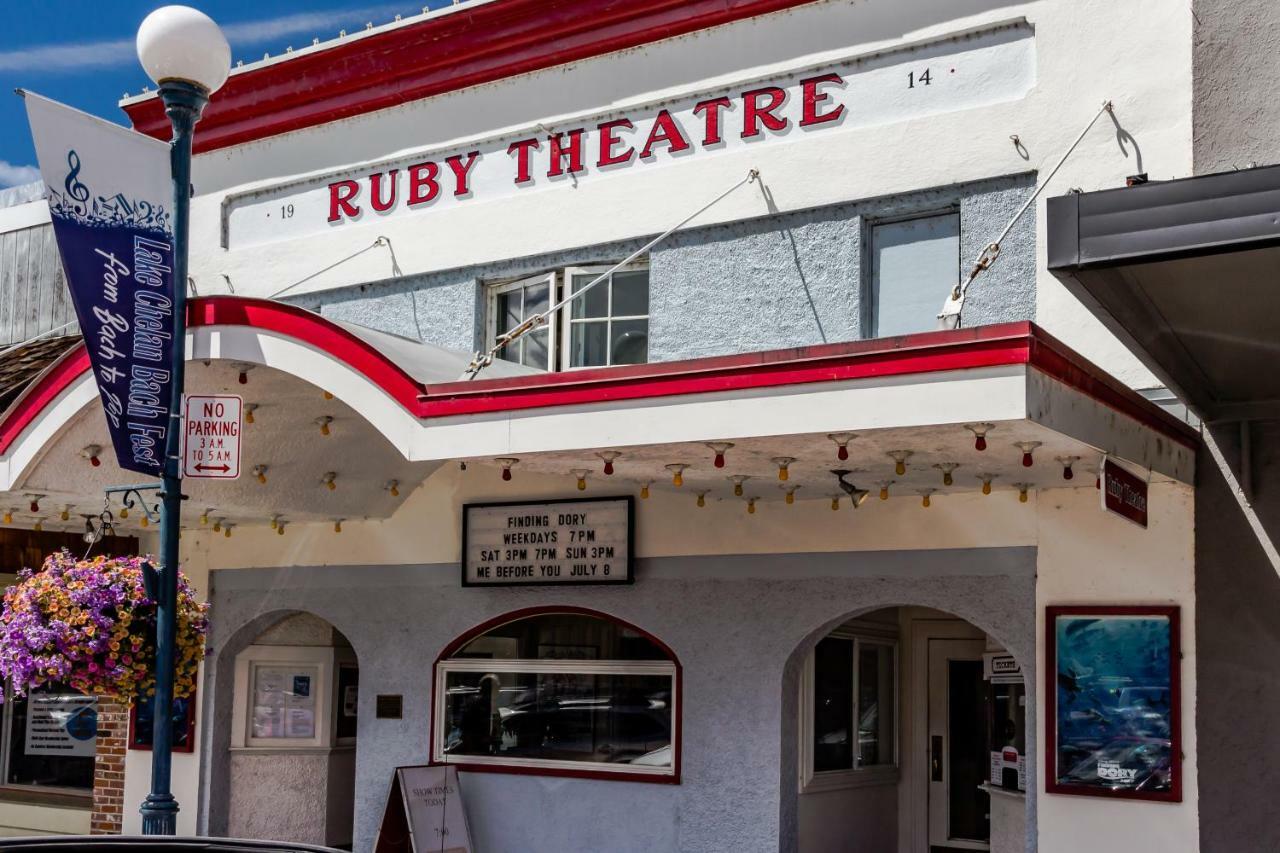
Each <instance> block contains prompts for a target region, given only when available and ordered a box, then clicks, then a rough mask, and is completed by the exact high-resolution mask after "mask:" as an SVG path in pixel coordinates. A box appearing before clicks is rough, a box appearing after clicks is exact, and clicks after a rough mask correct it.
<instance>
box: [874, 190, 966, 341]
mask: <svg viewBox="0 0 1280 853" xmlns="http://www.w3.org/2000/svg"><path fill="white" fill-rule="evenodd" d="M870 238H871V293H870V297H871V298H870V304H871V312H870V329H871V336H872V337H877V338H882V337H886V336H889V335H906V334H911V333H913V332H928V331H932V330H934V329H937V328H938V319H937V318H938V311H939V310H940V309H941V308H942V303H943V302H944V301H945V300H946V298H947V295H948V294H949V293H950V292H951V288H953V287H954V286H955V285H956V282H957V281H959V280H960V214H958V213H943V214H937V215H933V216H918V217H915V218H913V219H902V220H898V221H892V222H877V223H875V224H873V225H872V226H871V234H870Z"/></svg>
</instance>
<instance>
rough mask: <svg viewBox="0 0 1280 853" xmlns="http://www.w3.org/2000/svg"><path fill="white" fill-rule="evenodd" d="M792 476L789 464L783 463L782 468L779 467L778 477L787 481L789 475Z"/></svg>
mask: <svg viewBox="0 0 1280 853" xmlns="http://www.w3.org/2000/svg"><path fill="white" fill-rule="evenodd" d="M790 476H791V474H790V473H789V472H788V471H787V466H786V465H783V466H782V467H781V468H779V469H778V479H779V480H783V481H784V482H785V481H786V479H787V478H788V477H790Z"/></svg>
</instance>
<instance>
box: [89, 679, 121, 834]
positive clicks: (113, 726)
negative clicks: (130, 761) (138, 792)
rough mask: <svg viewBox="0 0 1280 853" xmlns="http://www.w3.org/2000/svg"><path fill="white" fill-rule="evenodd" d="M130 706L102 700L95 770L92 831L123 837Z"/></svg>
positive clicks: (90, 822)
mask: <svg viewBox="0 0 1280 853" xmlns="http://www.w3.org/2000/svg"><path fill="white" fill-rule="evenodd" d="M128 736H129V706H128V705H126V704H123V703H120V702H116V701H114V700H112V699H108V698H106V697H102V696H100V697H98V741H97V749H96V755H95V757H94V767H93V814H92V815H90V818H89V831H90V832H92V833H93V834H94V835H119V834H120V824H121V821H122V819H123V817H124V751H125V740H126V739H127V738H128Z"/></svg>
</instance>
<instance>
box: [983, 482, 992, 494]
mask: <svg viewBox="0 0 1280 853" xmlns="http://www.w3.org/2000/svg"><path fill="white" fill-rule="evenodd" d="M982 493H983V494H984V495H989V494H991V481H990V480H983V481H982Z"/></svg>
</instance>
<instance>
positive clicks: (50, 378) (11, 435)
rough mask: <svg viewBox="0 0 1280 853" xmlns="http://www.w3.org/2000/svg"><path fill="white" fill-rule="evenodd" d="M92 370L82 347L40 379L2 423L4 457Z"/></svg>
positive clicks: (0, 450)
mask: <svg viewBox="0 0 1280 853" xmlns="http://www.w3.org/2000/svg"><path fill="white" fill-rule="evenodd" d="M88 370H89V351H88V350H86V349H85V348H84V345H83V344H80V345H78V346H76V347H73V348H72V349H70V350H68V351H67V352H65V353H63V355H62V357H61V358H59V359H58V360H57V361H55V362H54V363H53V364H51V365H50V366H49V368H48V369H47V370H45V372H44V373H43V374H41V375H40V376H39V377H37V378H36V380H35V382H34V383H32V385H31V387H29V388H28V389H27V390H26V391H25V392H23V394H22V396H20V397H19V398H18V399H17V400H15V401H14V403H13V405H12V406H10V407H9V411H8V412H7V413H6V415H5V417H4V420H3V421H0V453H8V452H9V448H10V447H12V446H13V444H14V442H15V441H17V440H18V436H20V435H22V433H23V432H24V431H25V430H26V428H27V427H29V426H31V423H32V421H34V420H35V419H36V418H37V417H39V416H40V414H41V412H43V411H44V410H45V409H47V408H48V407H49V406H51V405H53V402H54V401H55V400H57V399H58V397H59V396H60V395H61V394H62V392H64V391H66V390H67V389H68V388H69V387H71V384H72V383H73V382H75V381H76V380H77V379H79V378H80V376H81V375H82V374H84V373H87V372H88Z"/></svg>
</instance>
